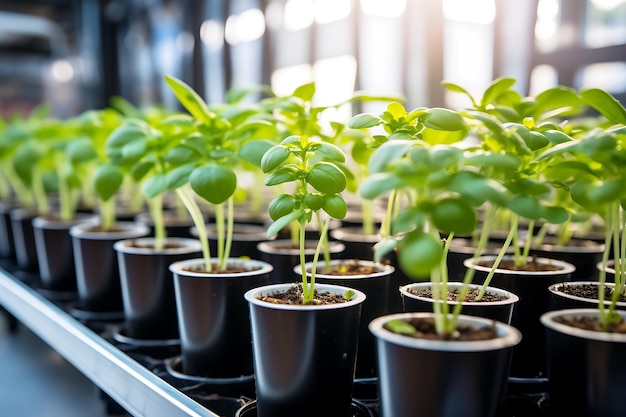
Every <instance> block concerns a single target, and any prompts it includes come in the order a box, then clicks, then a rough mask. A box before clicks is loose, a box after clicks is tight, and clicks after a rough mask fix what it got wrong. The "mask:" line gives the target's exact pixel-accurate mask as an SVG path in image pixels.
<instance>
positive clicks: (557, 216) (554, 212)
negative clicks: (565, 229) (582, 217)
mask: <svg viewBox="0 0 626 417" xmlns="http://www.w3.org/2000/svg"><path fill="white" fill-rule="evenodd" d="M541 217H543V218H544V219H546V221H547V222H548V223H552V224H561V223H565V222H566V221H567V220H568V219H569V218H570V214H569V212H568V211H567V210H566V209H564V208H563V207H559V206H545V207H542V211H541Z"/></svg>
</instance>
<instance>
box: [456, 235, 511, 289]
mask: <svg viewBox="0 0 626 417" xmlns="http://www.w3.org/2000/svg"><path fill="white" fill-rule="evenodd" d="M502 243H503V241H501V240H499V237H498V236H497V235H496V236H495V237H494V238H493V240H489V242H488V244H487V247H486V248H485V249H484V250H483V252H482V255H483V256H486V255H497V254H498V252H500V249H501V248H502ZM475 252H476V245H475V244H474V242H473V241H472V240H471V239H469V238H459V237H455V238H454V239H452V242H450V247H449V250H448V255H447V257H446V265H447V266H448V277H449V279H450V281H459V282H462V281H463V278H464V277H465V272H466V271H467V267H466V266H465V264H464V262H465V260H466V259H469V258H471V257H472V256H474V254H475ZM511 253H513V248H508V250H507V254H511Z"/></svg>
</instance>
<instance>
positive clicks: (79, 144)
mask: <svg viewBox="0 0 626 417" xmlns="http://www.w3.org/2000/svg"><path fill="white" fill-rule="evenodd" d="M65 151H66V154H67V157H68V159H69V160H70V162H71V163H72V164H81V163H85V162H88V161H91V160H94V159H95V158H96V157H97V156H98V154H97V152H96V149H95V147H94V146H93V143H92V142H91V141H90V140H88V139H86V140H77V141H73V142H70V143H68V145H67V148H66V149H65Z"/></svg>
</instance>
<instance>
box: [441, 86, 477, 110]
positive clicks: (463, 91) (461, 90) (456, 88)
mask: <svg viewBox="0 0 626 417" xmlns="http://www.w3.org/2000/svg"><path fill="white" fill-rule="evenodd" d="M441 85H443V86H444V87H445V88H446V89H447V90H449V91H452V92H453V93H461V94H465V95H466V96H467V97H468V98H469V99H470V101H471V102H472V105H473V106H474V107H477V104H476V100H474V97H472V95H471V94H470V93H469V92H468V91H467V90H466V89H464V88H463V87H461V86H460V85H457V84H454V83H448V82H443V83H441Z"/></svg>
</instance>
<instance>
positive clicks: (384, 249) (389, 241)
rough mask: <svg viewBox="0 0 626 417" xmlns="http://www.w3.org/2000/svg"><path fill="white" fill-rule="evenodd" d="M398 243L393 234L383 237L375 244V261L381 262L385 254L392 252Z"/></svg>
mask: <svg viewBox="0 0 626 417" xmlns="http://www.w3.org/2000/svg"><path fill="white" fill-rule="evenodd" d="M397 245H398V241H397V240H396V239H395V238H393V237H391V236H389V237H385V238H382V239H381V240H380V241H379V242H378V243H376V244H375V245H374V262H376V263H380V262H381V261H382V260H383V258H384V257H385V255H387V254H388V253H390V252H392V251H393V250H394V249H395V248H396V246H397Z"/></svg>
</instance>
